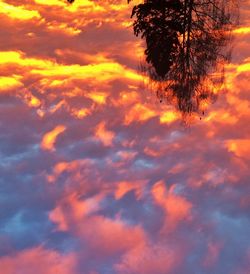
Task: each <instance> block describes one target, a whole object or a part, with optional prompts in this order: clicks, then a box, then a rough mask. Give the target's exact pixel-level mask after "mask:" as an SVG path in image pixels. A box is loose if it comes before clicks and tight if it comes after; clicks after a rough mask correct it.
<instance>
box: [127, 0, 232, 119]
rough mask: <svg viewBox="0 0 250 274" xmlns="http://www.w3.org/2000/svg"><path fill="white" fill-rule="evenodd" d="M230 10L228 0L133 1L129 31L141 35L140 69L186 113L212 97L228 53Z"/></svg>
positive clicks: (194, 110) (161, 92)
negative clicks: (143, 59) (143, 45)
mask: <svg viewBox="0 0 250 274" xmlns="http://www.w3.org/2000/svg"><path fill="white" fill-rule="evenodd" d="M131 1H132V0H128V2H131ZM235 11H236V3H235V1H233V0H228V1H225V0H203V1H202V0H145V1H144V2H143V3H142V4H139V5H136V6H134V8H133V10H132V14H131V17H136V19H135V21H134V24H133V28H134V34H135V35H136V36H139V35H140V36H141V38H143V39H145V41H146V50H145V56H146V64H145V65H144V66H143V69H144V71H145V72H146V73H147V75H148V76H149V77H150V79H151V81H152V82H153V84H154V85H155V87H156V89H157V95H158V97H160V99H161V100H162V99H167V100H171V101H174V102H175V103H176V105H177V107H178V109H179V110H180V111H181V112H182V113H184V114H186V113H192V112H197V111H199V110H200V104H201V102H202V101H204V100H205V101H206V100H212V99H214V98H215V92H214V89H216V88H218V85H221V84H222V83H223V75H222V71H223V70H221V73H218V72H219V71H218V67H219V66H220V65H221V68H223V63H225V61H227V60H228V59H229V57H230V50H229V48H228V47H227V43H228V41H229V40H230V31H231V28H232V26H233V24H234V23H235V22H236V20H235V19H236V18H237V16H236V15H237V13H236V12H235ZM214 72H217V73H214Z"/></svg>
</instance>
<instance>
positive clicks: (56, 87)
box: [0, 0, 250, 274]
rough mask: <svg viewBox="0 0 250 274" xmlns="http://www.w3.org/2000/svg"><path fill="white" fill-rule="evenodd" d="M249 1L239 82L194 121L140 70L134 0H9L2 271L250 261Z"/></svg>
mask: <svg viewBox="0 0 250 274" xmlns="http://www.w3.org/2000/svg"><path fill="white" fill-rule="evenodd" d="M137 2H138V1H137ZM134 3H136V1H134ZM240 3H241V4H240V5H241V6H240V9H241V19H240V21H241V22H240V23H241V25H240V26H239V27H238V29H236V30H235V32H234V36H235V39H234V42H233V56H232V63H231V64H229V65H227V67H226V72H227V73H226V85H227V90H225V91H223V92H221V93H220V94H219V96H218V99H217V101H216V102H215V103H214V104H213V105H209V106H208V109H207V110H206V113H205V116H204V117H203V118H202V120H200V119H199V117H193V118H192V119H191V120H190V121H189V123H188V125H184V124H183V122H182V120H181V118H180V115H179V114H178V113H177V112H176V111H175V110H174V109H173V108H172V107H171V106H168V105H167V104H165V103H162V104H160V103H159V100H157V98H156V97H155V95H154V94H153V93H152V92H150V91H149V90H148V88H147V85H146V84H145V79H144V78H143V77H142V76H141V75H140V73H139V71H138V65H139V63H140V60H141V58H142V56H143V43H142V42H141V40H140V39H138V38H136V37H134V35H133V31H132V28H131V24H132V21H131V19H130V13H131V8H132V3H131V4H130V5H128V4H127V1H126V0H103V1H100V0H76V1H75V3H74V4H73V5H69V4H67V3H66V1H64V0H4V1H3V0H0V20H1V29H0V73H1V77H0V157H1V161H0V272H1V273H3V274H34V273H36V274H55V273H58V274H211V273H213V274H249V273H250V237H249V235H250V184H249V183H250V182H249V176H250V172H249V165H250V164H249V162H250V124H249V115H250V103H249V99H250V51H249V48H250V27H249V26H250V16H249V14H250V2H249V1H247V0H245V1H243V0H242V1H241V2H240Z"/></svg>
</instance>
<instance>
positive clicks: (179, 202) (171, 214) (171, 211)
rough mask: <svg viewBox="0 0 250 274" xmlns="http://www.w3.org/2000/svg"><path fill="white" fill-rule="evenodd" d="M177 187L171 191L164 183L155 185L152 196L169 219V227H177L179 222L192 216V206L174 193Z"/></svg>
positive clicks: (173, 187)
mask: <svg viewBox="0 0 250 274" xmlns="http://www.w3.org/2000/svg"><path fill="white" fill-rule="evenodd" d="M174 189H175V185H173V186H172V187H171V188H170V189H169V190H167V189H166V186H165V184H164V182H163V181H159V182H157V183H155V184H154V186H153V188H152V195H153V197H154V200H155V202H156V203H157V204H158V205H159V206H161V207H162V208H163V210H164V211H165V212H166V215H167V218H168V226H173V227H175V226H176V224H178V222H180V221H182V220H184V219H186V218H188V217H189V216H190V210H191V208H192V204H191V203H190V202H189V201H187V200H186V199H185V198H184V197H182V196H179V195H177V194H175V193H174Z"/></svg>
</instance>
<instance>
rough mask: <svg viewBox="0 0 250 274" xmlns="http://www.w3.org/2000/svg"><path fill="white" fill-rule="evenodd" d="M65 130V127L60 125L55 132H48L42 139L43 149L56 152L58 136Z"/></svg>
mask: <svg viewBox="0 0 250 274" xmlns="http://www.w3.org/2000/svg"><path fill="white" fill-rule="evenodd" d="M65 130H66V127H65V126H63V125H58V126H56V127H55V128H54V129H53V130H51V131H49V132H47V133H46V134H45V135H44V136H43V138H42V142H41V148H42V149H44V150H49V151H54V150H55V142H56V138H57V136H58V135H59V134H61V133H62V132H64V131H65Z"/></svg>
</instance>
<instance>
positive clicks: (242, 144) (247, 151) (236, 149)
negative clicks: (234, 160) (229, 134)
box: [225, 139, 250, 159]
mask: <svg viewBox="0 0 250 274" xmlns="http://www.w3.org/2000/svg"><path fill="white" fill-rule="evenodd" d="M225 145H226V147H227V149H228V151H231V152H233V153H234V154H235V155H236V156H238V157H242V158H246V159H250V139H232V140H228V141H226V142H225Z"/></svg>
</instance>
